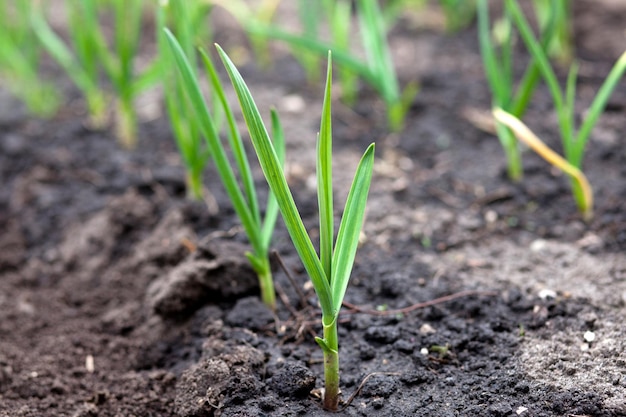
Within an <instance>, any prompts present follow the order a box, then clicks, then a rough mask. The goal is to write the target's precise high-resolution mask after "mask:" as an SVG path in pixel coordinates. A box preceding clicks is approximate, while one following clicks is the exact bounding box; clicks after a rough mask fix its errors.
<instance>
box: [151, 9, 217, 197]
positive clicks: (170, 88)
mask: <svg viewBox="0 0 626 417" xmlns="http://www.w3.org/2000/svg"><path fill="white" fill-rule="evenodd" d="M209 10H210V8H207V7H206V6H204V5H202V4H201V3H200V2H197V1H193V2H189V1H187V0H169V1H168V0H162V1H161V2H160V7H159V9H158V11H157V28H158V33H157V36H158V40H159V57H160V58H159V59H161V60H162V65H161V68H162V70H163V81H162V82H163V92H164V96H165V105H166V109H167V113H168V116H169V119H170V125H171V126H172V133H173V134H174V138H175V139H176V144H177V146H178V150H179V152H180V154H181V156H182V160H183V162H184V165H185V169H186V171H187V175H186V179H187V194H188V196H189V197H190V198H192V199H196V200H200V199H202V196H203V192H202V174H203V172H204V168H205V166H206V164H207V162H208V160H209V158H210V154H209V150H208V148H207V146H206V144H205V142H204V140H203V139H202V135H201V133H200V127H199V126H198V118H197V117H195V115H194V110H193V107H192V103H191V102H190V101H189V99H188V97H187V94H186V93H185V88H184V84H183V81H182V80H181V78H180V77H178V76H177V70H176V60H175V58H174V56H173V55H172V52H171V49H170V46H169V44H168V42H167V38H166V36H165V32H164V31H163V29H164V28H165V27H166V26H170V27H171V28H172V30H174V31H175V32H176V33H177V39H178V41H179V44H180V45H181V49H182V50H183V51H184V52H185V55H186V57H187V59H188V61H189V63H190V68H191V70H192V71H194V72H196V71H197V62H198V57H197V53H196V46H195V43H196V39H197V38H203V37H205V36H206V34H201V33H198V32H199V31H200V30H202V29H203V25H201V24H200V23H201V21H202V19H203V18H205V17H206V15H207V14H208V13H209ZM211 91H212V95H213V97H212V98H211V103H213V104H214V105H213V108H212V110H213V113H212V115H211V117H212V120H214V122H215V124H216V125H217V126H219V125H220V122H219V117H220V114H221V113H220V110H221V107H220V105H215V104H216V103H218V104H219V102H218V101H217V98H216V94H215V91H217V89H216V88H212V89H211ZM217 130H218V131H219V128H218V129H217Z"/></svg>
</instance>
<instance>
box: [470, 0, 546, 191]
mask: <svg viewBox="0 0 626 417" xmlns="http://www.w3.org/2000/svg"><path fill="white" fill-rule="evenodd" d="M497 28H498V29H499V30H498V31H497V32H496V35H497V38H498V43H499V45H500V47H499V49H498V48H497V46H496V41H495V40H494V39H493V36H492V33H491V30H490V25H489V9H488V2H487V0H478V38H479V41H480V51H481V55H482V58H483V66H484V70H485V76H486V77H487V82H488V83H489V87H490V89H491V95H492V101H493V105H494V106H495V107H500V108H502V109H504V110H506V111H508V112H510V113H512V114H513V115H515V116H516V117H520V118H521V117H522V116H523V114H524V112H525V111H526V108H527V107H528V103H529V102H530V99H531V97H532V95H533V93H534V90H535V88H536V86H537V83H538V81H539V80H540V78H541V77H540V76H541V73H540V71H539V65H538V63H537V62H536V60H531V61H530V62H529V64H528V66H527V67H526V71H525V73H524V75H523V77H522V79H521V81H520V82H519V84H518V87H517V89H516V90H515V89H514V80H513V78H514V77H513V25H512V21H511V12H510V10H509V6H508V4H505V10H504V17H503V20H502V21H501V22H500V25H499V26H497ZM553 28H554V26H553V25H547V26H546V28H545V32H544V35H543V42H542V47H545V46H546V45H547V43H548V41H549V39H551V37H552V32H553ZM496 133H497V136H498V139H499V140H500V144H501V145H502V148H503V149H504V153H505V155H506V158H507V172H508V176H509V178H510V179H511V180H513V181H519V180H521V178H522V175H523V168H522V157H521V152H520V150H519V148H518V145H517V141H516V140H515V135H514V134H513V132H512V131H511V130H510V129H507V128H506V127H505V126H503V125H502V124H501V123H496Z"/></svg>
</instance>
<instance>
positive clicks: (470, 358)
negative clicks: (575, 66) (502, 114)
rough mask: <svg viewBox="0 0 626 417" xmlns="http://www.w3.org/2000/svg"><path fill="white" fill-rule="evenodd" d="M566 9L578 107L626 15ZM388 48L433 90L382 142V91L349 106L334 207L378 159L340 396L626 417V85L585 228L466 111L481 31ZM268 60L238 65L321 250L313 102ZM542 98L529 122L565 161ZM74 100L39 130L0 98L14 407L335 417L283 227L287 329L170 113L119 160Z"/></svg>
mask: <svg viewBox="0 0 626 417" xmlns="http://www.w3.org/2000/svg"><path fill="white" fill-rule="evenodd" d="M575 10H576V27H577V28H578V29H579V30H578V31H577V33H578V35H577V37H576V46H577V48H578V49H577V53H578V55H579V56H580V57H581V58H582V59H583V62H582V66H581V78H580V82H579V87H578V90H579V92H580V98H579V101H578V105H579V106H580V112H582V111H584V109H585V108H586V107H587V106H588V105H589V103H590V101H591V100H592V98H593V92H594V91H595V90H596V89H597V88H598V86H599V85H600V83H601V81H602V77H603V76H604V75H605V74H606V73H607V72H608V70H609V69H610V67H611V65H612V63H613V61H614V60H615V59H616V58H617V57H618V56H619V55H620V54H621V53H622V52H623V51H622V50H621V48H623V45H624V42H623V41H624V33H625V32H624V24H623V22H626V5H624V4H622V2H620V1H615V0H614V1H609V0H604V1H602V2H595V1H591V0H586V1H582V0H581V1H579V2H576V5H575ZM285 13H287V14H288V13H289V11H288V10H287V11H286V12H285ZM607 39H610V40H611V41H610V42H607V41H606V40H607ZM616 39H621V41H617V40H616ZM391 44H392V47H393V48H394V49H393V50H394V54H395V55H394V56H395V58H396V60H397V62H398V67H399V68H400V75H401V78H402V80H403V81H407V80H409V79H419V80H420V82H421V85H422V89H421V92H420V93H419V95H418V96H417V98H416V101H415V104H414V106H413V108H412V110H411V114H410V116H409V119H408V121H407V126H406V129H405V130H404V131H403V132H402V133H401V134H398V135H389V134H387V133H386V131H385V129H384V127H383V126H384V116H383V114H382V113H381V112H380V110H381V109H380V103H379V101H378V100H377V99H376V97H375V96H374V95H373V94H372V93H371V92H368V90H367V89H364V91H363V95H362V100H361V101H360V102H359V104H358V105H357V106H356V109H355V110H350V109H348V108H346V107H344V106H342V105H341V104H339V103H336V104H335V107H334V115H335V120H334V125H335V126H334V128H335V150H336V156H335V175H336V182H335V186H336V188H337V193H336V198H337V199H338V202H337V206H341V205H342V202H343V199H344V198H345V194H346V191H347V188H348V186H349V181H350V180H351V177H352V174H353V171H354V168H355V167H356V163H357V162H358V158H359V157H360V154H361V152H362V151H364V149H365V146H366V145H367V144H369V143H370V142H372V141H375V142H376V143H377V156H378V159H377V164H376V172H375V178H374V181H373V184H372V191H371V195H370V199H369V205H368V215H367V219H366V224H365V230H364V234H365V239H364V242H363V245H362V247H361V249H360V252H359V253H358V255H357V259H356V264H355V270H354V274H353V279H352V281H351V285H350V288H349V290H348V291H347V295H346V301H347V302H348V303H349V306H346V307H345V308H344V311H343V313H342V315H341V318H340V319H341V325H340V329H339V332H340V345H341V352H340V353H341V389H342V391H343V398H344V400H347V399H348V398H349V397H350V395H351V394H352V393H354V392H357V391H358V393H357V395H356V396H355V397H354V399H353V400H352V401H351V403H350V404H346V405H345V409H343V410H342V411H341V412H340V413H339V415H346V416H366V415H367V416H374V415H375V416H517V415H521V416H624V415H626V342H625V340H626V337H625V335H626V327H625V326H624V320H623V315H624V305H625V303H626V257H625V256H624V254H623V252H624V250H625V249H626V170H625V168H624V167H625V166H626V153H625V152H624V146H625V143H624V138H623V135H622V134H621V132H623V131H624V130H626V117H625V110H624V109H626V84H624V83H621V84H620V86H619V88H618V90H617V91H616V92H615V94H614V96H613V98H612V99H611V101H610V103H609V108H608V111H607V113H606V114H605V115H604V116H603V117H602V118H601V120H600V123H599V125H598V127H597V128H596V130H595V131H594V134H593V136H592V139H591V141H590V143H589V146H588V152H587V155H586V158H585V172H586V173H587V175H588V177H589V179H590V182H591V183H592V185H593V186H594V189H595V197H596V203H597V205H596V210H595V213H596V215H595V218H594V220H593V221H591V222H590V223H589V224H586V223H584V222H582V221H581V220H580V217H579V215H578V213H577V212H576V209H575V206H574V203H573V200H572V197H571V195H570V192H569V184H568V180H567V178H565V177H564V176H562V175H560V174H559V173H556V172H554V171H552V170H551V169H550V168H549V167H548V166H547V165H546V164H545V163H544V162H543V161H542V160H540V159H539V158H538V157H536V156H535V155H533V154H532V153H527V154H526V155H525V157H524V161H525V178H524V181H523V182H522V183H520V184H511V183H510V182H508V181H507V180H506V178H505V174H504V172H505V166H504V157H503V153H502V150H501V148H500V145H499V144H498V141H497V139H496V138H495V137H494V136H492V135H490V134H488V133H485V132H483V131H481V130H479V129H478V128H477V127H475V126H474V125H473V124H472V123H471V122H469V121H468V120H467V118H466V115H467V114H468V110H474V111H476V110H478V111H486V110H487V109H488V108H489V105H490V103H489V100H490V98H489V92H488V90H487V87H486V84H485V81H484V78H483V74H482V67H481V60H480V56H479V55H478V47H477V42H476V33H475V28H473V27H472V28H469V29H466V30H464V31H462V32H460V33H458V34H455V35H445V34H442V33H440V32H439V31H436V30H434V29H432V28H427V27H423V26H417V27H416V26H415V24H414V22H412V21H409V20H407V21H404V22H403V24H402V25H401V27H399V28H397V29H396V30H394V32H393V34H392V38H391ZM275 53H276V57H277V65H276V67H275V68H274V69H273V70H272V71H270V72H265V73H263V72H259V71H258V70H257V69H255V68H254V67H253V66H251V65H248V66H245V67H244V68H243V72H244V76H245V77H246V78H247V81H248V82H249V84H250V86H251V90H252V92H253V94H254V95H255V97H256V98H257V100H258V103H259V105H260V107H261V108H262V109H263V111H265V112H267V110H268V109H269V107H270V105H276V106H277V107H278V109H279V111H280V112H281V114H282V119H283V122H284V124H285V129H286V136H287V140H288V167H287V169H288V173H289V178H290V182H291V185H292V186H293V189H294V190H295V194H296V198H297V200H298V203H299V205H300V206H301V209H302V213H303V216H304V217H305V223H307V225H308V226H309V228H310V230H311V231H312V232H311V233H312V234H313V235H314V236H315V228H316V220H315V219H316V197H315V194H314V189H313V187H312V184H313V183H314V169H315V162H314V160H313V159H312V158H311V155H313V153H314V147H315V133H316V130H317V125H318V124H319V114H320V110H321V87H320V86H315V87H303V86H304V85H305V80H304V76H303V74H302V72H301V71H300V70H299V69H298V66H297V65H296V64H295V62H294V61H293V60H292V59H291V58H289V56H288V55H287V53H286V52H285V51H284V47H281V46H278V47H276V48H275ZM294 97H295V98H301V99H303V100H304V103H306V107H305V108H297V107H296V108H294V107H293V105H292V104H290V103H293V102H294ZM537 97H538V98H537V100H536V101H535V102H534V104H533V106H532V108H531V109H530V110H529V113H528V118H527V122H528V124H529V125H531V126H532V127H533V128H534V129H536V130H537V131H538V132H539V133H541V135H542V136H543V137H544V138H545V139H546V140H547V141H548V142H549V143H550V144H552V145H553V146H554V147H555V148H557V149H560V146H559V144H558V137H557V134H556V130H555V120H554V115H553V113H552V112H551V110H550V106H549V104H547V103H548V101H547V100H548V93H547V91H545V90H544V89H541V90H540V91H539V93H538V96H537ZM73 108H74V106H70V107H68V109H66V110H64V111H63V112H62V113H61V114H59V115H58V116H57V117H56V118H54V119H53V120H50V121H40V120H34V119H32V118H30V117H29V116H28V115H27V114H26V113H25V112H24V111H23V110H22V108H21V107H20V106H19V104H18V103H16V102H15V101H14V100H13V99H12V98H10V97H8V96H7V95H6V93H2V94H1V95H0V125H1V127H2V133H0V181H1V183H2V187H0V230H2V233H0V415H1V416H11V417H13V416H76V417H78V416H84V417H86V416H102V417H105V416H188V417H191V416H213V415H215V416H270V415H277V416H296V415H306V416H322V415H327V412H325V411H323V410H322V408H321V405H320V401H319V399H318V397H316V393H319V388H321V387H322V385H323V381H322V364H321V359H322V356H321V352H320V350H319V348H318V346H317V345H316V343H315V342H314V340H313V336H314V335H316V334H319V332H320V325H319V322H318V321H319V311H318V310H317V308H316V299H315V296H314V294H313V293H312V291H311V290H310V287H309V286H308V285H307V283H306V281H307V278H306V274H305V273H304V271H303V268H302V266H301V265H300V263H299V261H298V259H297V257H296V255H295V252H294V250H293V248H292V246H291V243H290V241H289V238H288V235H287V233H286V231H285V229H284V227H283V225H282V224H281V223H280V222H279V226H278V229H277V231H276V235H275V240H274V242H275V243H274V246H275V248H276V250H277V251H278V253H279V254H280V256H281V257H282V259H283V260H284V262H285V264H286V265H287V267H288V269H289V270H291V271H293V274H294V279H295V284H294V283H292V282H290V281H289V280H288V279H287V276H286V275H285V273H284V272H283V271H282V270H280V269H278V268H277V269H276V273H275V275H276V281H277V289H278V293H279V296H280V297H279V298H280V300H281V301H282V302H281V303H279V306H278V311H277V315H276V316H274V315H273V314H272V313H271V312H270V311H268V310H267V309H266V308H265V307H264V306H263V305H262V304H261V303H260V301H259V300H258V298H257V295H258V287H257V283H256V280H255V277H254V275H253V273H252V271H251V270H250V268H249V267H248V266H247V264H246V262H245V257H243V256H242V254H243V252H244V251H245V250H246V240H245V237H244V236H243V233H242V232H241V230H240V228H239V227H238V222H237V219H236V217H235V216H234V214H233V211H232V209H231V206H230V204H229V203H228V201H227V199H226V198H225V194H224V192H223V190H222V188H221V186H220V184H219V182H218V181H217V180H216V176H215V173H214V171H213V170H212V168H210V169H209V170H208V172H207V174H206V177H205V178H206V185H207V189H208V190H210V193H211V197H210V198H209V197H207V202H208V204H205V203H204V202H203V203H192V202H189V201H187V200H186V199H185V189H184V183H183V178H184V175H183V170H182V167H181V164H180V158H179V157H178V156H177V152H176V149H175V145H174V143H173V140H172V138H171V135H170V133H169V130H168V128H167V124H166V121H165V118H164V117H161V118H157V119H154V120H152V121H145V122H143V123H142V126H141V139H140V143H139V147H138V149H137V150H136V151H132V152H128V151H124V150H122V149H120V148H119V146H118V145H117V144H116V143H115V141H114V139H113V138H112V136H111V134H110V133H108V132H94V131H90V130H88V129H87V128H85V127H84V126H83V124H82V123H81V118H80V117H79V115H77V114H76V112H75V111H74V110H73ZM257 174H258V172H257ZM258 179H259V185H260V187H263V182H262V178H261V176H260V175H259V176H258ZM263 189H264V188H263ZM296 287H297V290H300V291H297V290H296ZM299 292H303V293H304V297H301V296H300V295H299ZM446 296H451V297H448V299H443V300H439V301H438V302H435V303H430V304H428V303H427V302H429V301H432V300H437V299H438V298H440V297H446ZM420 303H427V305H419V304H420ZM411 306H413V307H411ZM398 309H404V310H403V311H397V310H398ZM588 332H592V333H593V336H594V337H595V338H594V339H593V340H591V339H590V337H591V333H588Z"/></svg>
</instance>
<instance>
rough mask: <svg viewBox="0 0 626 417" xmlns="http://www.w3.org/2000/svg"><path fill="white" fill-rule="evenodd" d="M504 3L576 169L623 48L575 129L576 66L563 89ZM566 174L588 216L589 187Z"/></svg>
mask: <svg viewBox="0 0 626 417" xmlns="http://www.w3.org/2000/svg"><path fill="white" fill-rule="evenodd" d="M506 5H507V7H509V9H510V11H511V15H512V18H513V20H514V21H515V25H516V26H517V27H518V29H519V31H520V35H521V37H522V39H523V40H524V43H525V45H526V47H527V48H528V49H529V50H530V52H531V55H532V57H533V59H534V60H535V61H536V62H537V65H538V67H539V70H540V72H541V75H542V77H543V79H544V80H545V81H546V84H547V85H548V88H549V90H550V93H551V95H552V100H553V102H554V107H555V109H556V112H557V116H558V122H559V130H560V134H561V141H562V143H563V149H564V154H565V159H566V160H567V162H568V163H569V164H570V165H572V166H573V167H575V168H576V169H578V170H581V167H582V161H583V156H584V152H585V145H586V144H587V140H588V139H589V136H590V134H591V131H592V129H593V127H594V126H595V124H596V122H597V121H598V118H599V117H600V115H601V114H602V112H603V111H604V108H605V106H606V103H607V101H608V99H609V97H610V96H611V93H612V92H613V90H614V89H615V87H616V86H617V83H618V82H619V80H620V79H621V78H622V76H623V74H624V72H625V71H626V52H624V53H623V54H622V56H621V57H620V58H619V59H618V60H617V62H616V63H615V65H614V66H613V68H612V69H611V71H610V73H609V75H608V76H607V78H606V79H605V80H604V83H603V84H602V86H601V87H600V89H599V90H598V93H597V94H596V97H595V98H594V100H593V102H592V103H591V106H590V107H589V110H588V111H587V112H586V114H585V116H584V118H583V122H582V124H581V125H580V129H579V130H578V132H577V131H576V126H575V121H574V119H575V117H574V116H575V115H574V100H575V97H576V76H577V71H578V66H577V65H576V64H573V65H572V66H571V67H570V71H569V74H568V77H567V81H566V84H565V90H564V91H563V89H562V88H561V87H560V85H559V82H558V80H557V77H556V74H555V73H554V70H553V69H552V66H551V65H550V62H549V61H548V58H547V56H546V53H545V51H544V49H543V48H542V47H541V46H540V44H539V42H538V41H537V39H536V38H535V36H534V34H533V32H532V30H531V28H530V25H529V24H528V21H527V20H526V18H525V17H524V15H523V14H522V12H521V10H520V8H519V6H518V5H517V4H516V3H515V2H514V1H512V0H506ZM535 150H536V149H535ZM540 154H541V155H542V156H543V157H544V159H546V160H548V161H549V162H551V163H554V162H553V158H550V157H549V156H547V155H546V154H545V153H541V152H540ZM566 172H567V171H566ZM570 176H572V178H573V180H572V191H573V194H574V199H575V200H576V204H577V206H578V208H579V210H580V211H581V212H582V214H583V216H584V217H585V218H589V217H591V215H592V212H593V207H592V203H593V200H592V199H590V191H591V190H590V189H589V190H586V189H585V186H584V184H583V183H582V182H581V181H578V180H576V176H573V175H572V174H570Z"/></svg>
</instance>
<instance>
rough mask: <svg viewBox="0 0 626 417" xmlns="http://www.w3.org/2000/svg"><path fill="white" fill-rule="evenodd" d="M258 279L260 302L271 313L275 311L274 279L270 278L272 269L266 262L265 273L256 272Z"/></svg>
mask: <svg viewBox="0 0 626 417" xmlns="http://www.w3.org/2000/svg"><path fill="white" fill-rule="evenodd" d="M257 275H258V277H259V286H260V287H261V300H263V303H264V304H265V305H266V306H268V307H269V308H270V309H272V311H275V310H276V291H275V290H274V279H273V277H272V269H271V268H270V265H269V262H267V269H266V270H265V271H260V272H259V271H257Z"/></svg>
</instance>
